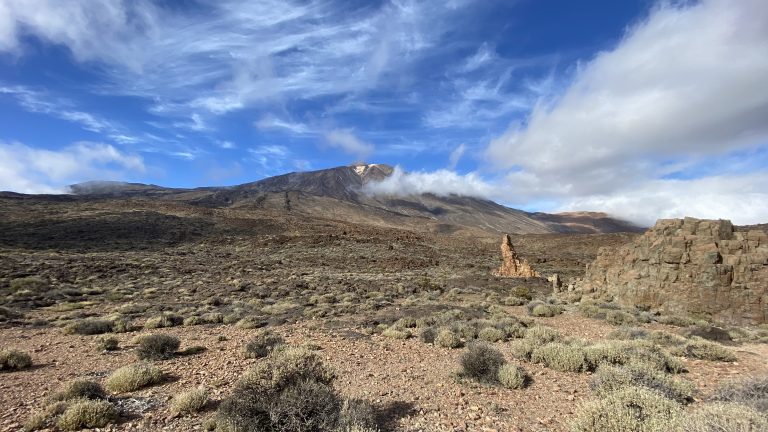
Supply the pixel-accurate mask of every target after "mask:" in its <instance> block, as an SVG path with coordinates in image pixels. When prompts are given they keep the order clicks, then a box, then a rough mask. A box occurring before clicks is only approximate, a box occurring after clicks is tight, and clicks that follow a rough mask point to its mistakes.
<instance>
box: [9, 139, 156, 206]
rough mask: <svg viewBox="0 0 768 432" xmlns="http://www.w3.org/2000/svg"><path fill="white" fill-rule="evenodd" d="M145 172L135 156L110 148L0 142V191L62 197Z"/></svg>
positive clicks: (140, 161)
mask: <svg viewBox="0 0 768 432" xmlns="http://www.w3.org/2000/svg"><path fill="white" fill-rule="evenodd" d="M145 170H146V168H145V166H144V161H143V160H142V158H141V157H140V156H138V155H134V154H127V153H123V152H121V151H119V150H117V149H116V148H114V147H113V146H111V145H107V144H100V143H91V142H79V143H75V144H73V145H71V146H69V147H67V148H64V149H62V150H47V149H40V148H34V147H29V146H26V145H24V144H21V143H17V142H12V143H6V142H2V141H0V190H9V191H14V192H21V193H63V192H66V186H67V185H70V184H73V183H78V182H82V181H86V180H121V179H125V178H128V177H130V176H131V175H133V174H141V173H144V172H145Z"/></svg>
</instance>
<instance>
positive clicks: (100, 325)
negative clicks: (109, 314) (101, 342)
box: [64, 318, 112, 335]
mask: <svg viewBox="0 0 768 432" xmlns="http://www.w3.org/2000/svg"><path fill="white" fill-rule="evenodd" d="M111 331H112V321H109V320H105V319H98V318H89V319H84V320H78V321H75V322H73V323H70V324H68V325H67V326H66V327H64V333H67V334H79V335H96V334H103V333H109V332H111Z"/></svg>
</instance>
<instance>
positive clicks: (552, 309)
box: [531, 304, 563, 317]
mask: <svg viewBox="0 0 768 432" xmlns="http://www.w3.org/2000/svg"><path fill="white" fill-rule="evenodd" d="M561 313H563V308H562V306H557V305H551V304H539V305H536V306H534V307H533V309H532V310H531V315H533V316H535V317H553V316H555V315H560V314H561Z"/></svg>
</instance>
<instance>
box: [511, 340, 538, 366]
mask: <svg viewBox="0 0 768 432" xmlns="http://www.w3.org/2000/svg"><path fill="white" fill-rule="evenodd" d="M535 347H536V344H535V343H534V342H533V341H531V340H530V339H521V340H516V341H512V343H511V344H509V348H510V351H511V352H512V356H513V357H514V358H516V359H520V360H526V361H530V360H531V354H533V349H534V348H535Z"/></svg>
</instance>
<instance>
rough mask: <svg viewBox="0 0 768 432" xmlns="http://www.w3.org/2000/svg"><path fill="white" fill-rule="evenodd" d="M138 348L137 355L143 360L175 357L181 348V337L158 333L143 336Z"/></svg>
mask: <svg viewBox="0 0 768 432" xmlns="http://www.w3.org/2000/svg"><path fill="white" fill-rule="evenodd" d="M138 342H139V346H138V348H136V355H137V356H138V357H139V359H141V360H165V359H169V358H171V357H173V355H174V353H175V352H176V350H178V349H179V345H180V344H181V342H179V338H177V337H176V336H173V335H169V334H163V333H156V334H151V335H146V336H142V337H141V338H140V339H139V341H138Z"/></svg>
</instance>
